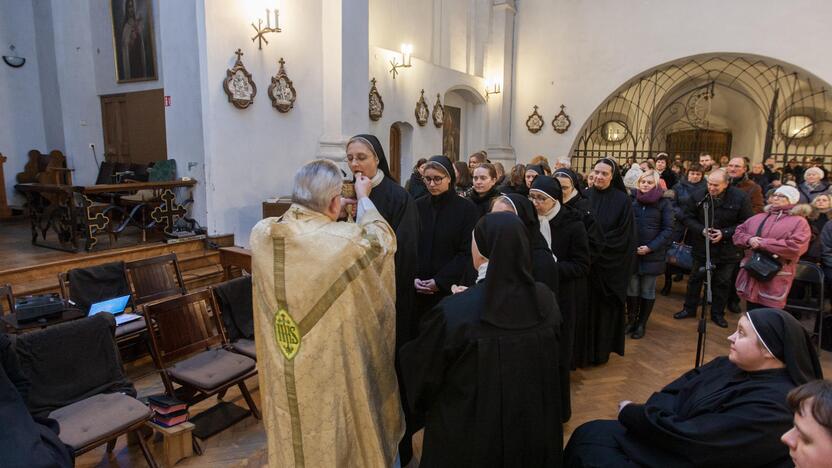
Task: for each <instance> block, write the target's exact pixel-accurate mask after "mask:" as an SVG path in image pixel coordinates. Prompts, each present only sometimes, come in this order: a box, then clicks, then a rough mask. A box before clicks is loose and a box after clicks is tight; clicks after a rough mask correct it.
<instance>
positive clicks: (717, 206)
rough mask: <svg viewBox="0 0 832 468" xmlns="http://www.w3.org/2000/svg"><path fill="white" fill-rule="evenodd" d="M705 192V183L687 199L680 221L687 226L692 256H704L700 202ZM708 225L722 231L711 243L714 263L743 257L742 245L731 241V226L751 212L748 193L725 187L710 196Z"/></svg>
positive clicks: (751, 213) (703, 216) (706, 191)
mask: <svg viewBox="0 0 832 468" xmlns="http://www.w3.org/2000/svg"><path fill="white" fill-rule="evenodd" d="M707 194H708V190H707V187H705V188H704V189H700V190H697V191H696V192H694V194H693V195H692V196H691V198H690V200H688V205H687V207H686V209H685V213H684V218H683V222H684V223H685V226H686V227H687V228H688V239H689V240H690V243H691V246H692V247H693V249H692V250H693V256H694V257H695V258H697V259H699V260H701V261H704V260H705V237H704V235H703V234H702V230H703V229H705V214H704V209H703V206H702V205H701V204H700V203H701V202H702V200H703V199H704V198H705V195H707ZM711 210H712V213H713V216H712V218H711V220H710V221H711V228H714V229H719V230H720V231H722V240H721V241H719V242H717V243H716V244H711V261H712V262H713V263H714V264H722V263H735V262H739V261H740V259H741V258H742V249H740V248H739V247H737V246H735V245H734V243H733V242H731V237H732V236H733V235H734V230H735V229H736V228H737V226H739V225H740V224H742V223H744V222H745V220H747V219H748V218H750V217H751V216H752V215H754V212H753V211H751V203H750V202H749V200H748V196H746V195H745V193H743V191H742V190H740V189H738V188H735V187H730V186H729V187H728V188H726V189H725V191H724V192H723V193H722V195H721V196H719V197H716V198H715V199H714V200H713V204H712V206H711Z"/></svg>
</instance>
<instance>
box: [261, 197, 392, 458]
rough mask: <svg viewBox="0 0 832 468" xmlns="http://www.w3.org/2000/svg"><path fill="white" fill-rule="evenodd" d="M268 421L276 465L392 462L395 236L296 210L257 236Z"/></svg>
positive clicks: (366, 220) (366, 221)
mask: <svg viewBox="0 0 832 468" xmlns="http://www.w3.org/2000/svg"><path fill="white" fill-rule="evenodd" d="M251 249H252V253H253V255H252V269H253V272H252V279H253V285H254V324H255V341H256V345H257V366H258V368H259V373H260V395H261V407H262V408H263V424H264V426H265V430H266V434H267V437H268V451H269V453H268V456H269V465H270V466H274V467H289V466H297V467H301V466H308V467H342V466H343V467H389V466H392V464H393V462H394V460H395V457H396V453H397V448H398V443H399V440H400V439H401V438H402V435H403V433H404V417H403V413H402V409H401V404H400V401H399V390H398V382H397V380H396V372H395V368H394V354H395V329H396V312H395V291H396V287H395V278H394V277H395V273H394V265H393V255H394V253H395V251H396V240H395V234H394V233H393V230H392V229H391V228H390V226H389V225H388V224H387V222H386V221H385V220H384V218H382V216H381V214H379V212H378V211H377V210H376V209H374V208H372V209H368V210H366V211H365V213H364V214H363V216H362V218H361V221H360V222H359V223H358V224H353V223H343V222H333V221H332V220H331V219H329V218H328V217H327V216H326V215H323V214H321V213H318V212H315V211H313V210H310V209H308V208H305V207H303V206H300V205H297V204H293V205H292V206H291V207H290V208H289V210H288V211H287V212H286V214H285V215H284V216H283V217H282V218H268V219H264V220H262V221H260V222H259V223H257V225H256V226H255V227H254V229H253V230H252V232H251Z"/></svg>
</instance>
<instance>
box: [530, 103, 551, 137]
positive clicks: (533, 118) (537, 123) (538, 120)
mask: <svg viewBox="0 0 832 468" xmlns="http://www.w3.org/2000/svg"><path fill="white" fill-rule="evenodd" d="M537 109H538V107H537V106H534V112H532V113H531V114H530V115H529V118H528V119H526V128H528V129H529V131H530V132H532V133H537V132H539V131H540V130H541V129H543V126H544V125H546V121H545V120H543V116H542V115H540V114H539V113H538V112H537Z"/></svg>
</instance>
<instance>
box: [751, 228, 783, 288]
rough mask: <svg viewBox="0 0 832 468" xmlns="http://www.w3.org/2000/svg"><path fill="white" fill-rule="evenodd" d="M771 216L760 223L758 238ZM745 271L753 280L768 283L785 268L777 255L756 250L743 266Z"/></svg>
mask: <svg viewBox="0 0 832 468" xmlns="http://www.w3.org/2000/svg"><path fill="white" fill-rule="evenodd" d="M769 216H771V215H770V214H769V215H767V216H766V217H765V219H763V222H762V223H760V226H759V227H758V228H757V233H756V234H755V236H756V237H760V233H761V232H763V225H765V224H766V221H768V218H769ZM742 267H743V268H744V269H745V271H747V272H748V274H749V275H751V277H752V278H754V279H756V280H758V281H768V280H770V279H772V278H774V276H775V275H776V274H777V272H778V271H780V269H781V268H783V265H782V264H781V263H780V261H779V260H777V255H774V254H771V253H768V252H766V251H764V250H754V251H753V252H752V254H751V258H750V259H749V260H748V262H746V264H745V265H743V266H742Z"/></svg>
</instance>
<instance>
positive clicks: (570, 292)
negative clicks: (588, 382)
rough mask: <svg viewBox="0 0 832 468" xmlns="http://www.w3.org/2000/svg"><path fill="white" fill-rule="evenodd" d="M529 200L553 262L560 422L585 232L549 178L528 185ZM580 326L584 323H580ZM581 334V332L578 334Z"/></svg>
mask: <svg viewBox="0 0 832 468" xmlns="http://www.w3.org/2000/svg"><path fill="white" fill-rule="evenodd" d="M529 199H530V200H531V201H532V203H533V204H534V207H535V210H537V215H538V217H539V218H540V231H541V233H542V234H543V237H544V238H545V239H546V242H548V243H549V246H550V247H551V249H552V254H554V256H555V258H556V259H557V265H558V277H559V281H560V284H559V286H558V290H559V291H561V294H559V295H558V305H559V306H560V312H561V315H562V316H563V325H562V327H561V344H562V345H563V347H562V349H563V350H564V351H563V357H562V360H561V376H562V377H561V379H562V380H563V379H564V378H565V380H566V388H565V389H564V391H562V395H561V397H562V398H563V400H564V404H563V408H562V409H561V414H562V415H563V416H564V421H567V420H568V419H569V416H570V415H571V411H570V404H569V391H568V390H569V387H568V384H569V370H570V369H571V368H572V366H571V362H572V350H573V349H574V345H573V343H574V337H575V331H576V330H575V324H576V322H577V321H578V316H579V315H582V314H584V313H585V311H586V306H587V279H586V278H587V274H588V273H589V242H588V239H587V235H586V229H585V228H584V224H583V222H582V221H581V215H580V213H578V212H577V211H575V210H573V209H572V208H569V207H568V206H564V205H563V204H562V203H561V201H562V200H563V192H562V189H561V186H560V182H558V180H557V179H554V178H552V177H546V176H540V177H538V178H536V179H535V180H534V182H532V187H531V190H529ZM581 323H585V322H584V321H581ZM582 332H584V333H585V331H583V330H582Z"/></svg>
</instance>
